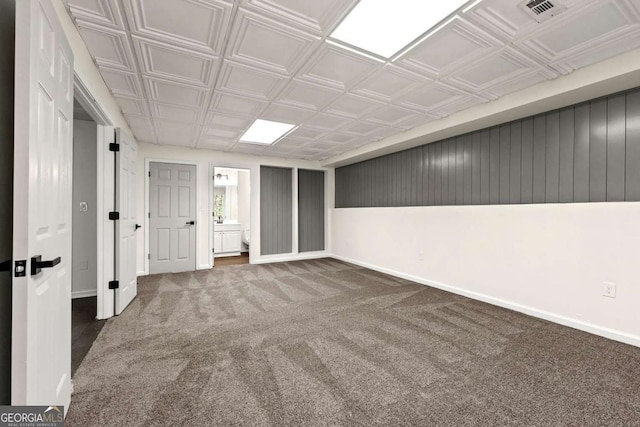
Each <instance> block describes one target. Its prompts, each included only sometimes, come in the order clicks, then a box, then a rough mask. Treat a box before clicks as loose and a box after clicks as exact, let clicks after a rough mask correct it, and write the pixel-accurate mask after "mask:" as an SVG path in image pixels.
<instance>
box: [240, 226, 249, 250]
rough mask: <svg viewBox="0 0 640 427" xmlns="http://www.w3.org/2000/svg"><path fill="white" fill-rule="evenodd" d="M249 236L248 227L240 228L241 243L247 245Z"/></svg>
mask: <svg viewBox="0 0 640 427" xmlns="http://www.w3.org/2000/svg"><path fill="white" fill-rule="evenodd" d="M250 238H251V230H250V229H249V227H247V228H245V229H244V230H242V243H244V244H245V245H247V246H249V239H250Z"/></svg>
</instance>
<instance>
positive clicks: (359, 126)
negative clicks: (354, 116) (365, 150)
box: [340, 121, 381, 137]
mask: <svg viewBox="0 0 640 427" xmlns="http://www.w3.org/2000/svg"><path fill="white" fill-rule="evenodd" d="M380 127H381V126H380V125H379V124H377V123H367V122H356V121H352V122H350V123H348V124H347V125H346V126H344V127H342V128H341V129H340V131H341V132H347V133H350V134H353V135H355V136H360V137H364V136H369V135H372V134H373V133H374V132H376V131H377V130H378V129H380Z"/></svg>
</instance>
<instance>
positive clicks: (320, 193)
mask: <svg viewBox="0 0 640 427" xmlns="http://www.w3.org/2000/svg"><path fill="white" fill-rule="evenodd" d="M324 196H325V194H324V172H323V171H313V170H305V169H300V170H298V250H299V252H311V251H323V250H324V212H325V209H324V207H325V206H324Z"/></svg>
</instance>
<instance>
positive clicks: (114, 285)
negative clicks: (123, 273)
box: [109, 280, 120, 289]
mask: <svg viewBox="0 0 640 427" xmlns="http://www.w3.org/2000/svg"><path fill="white" fill-rule="evenodd" d="M118 288H120V282H119V281H117V280H112V281H110V282H109V289H118Z"/></svg>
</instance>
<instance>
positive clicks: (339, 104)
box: [326, 93, 385, 119]
mask: <svg viewBox="0 0 640 427" xmlns="http://www.w3.org/2000/svg"><path fill="white" fill-rule="evenodd" d="M384 107H385V104H384V103H383V102H379V101H374V100H372V99H370V98H365V97H363V96H358V95H353V94H349V93H347V94H345V95H342V96H341V97H340V98H338V99H337V100H335V101H334V102H333V103H331V105H329V106H328V107H327V108H326V111H328V112H330V113H333V114H339V115H342V116H346V117H350V118H354V119H359V118H362V117H363V116H366V115H367V114H369V113H371V112H372V111H375V110H380V109H381V108H384Z"/></svg>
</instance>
